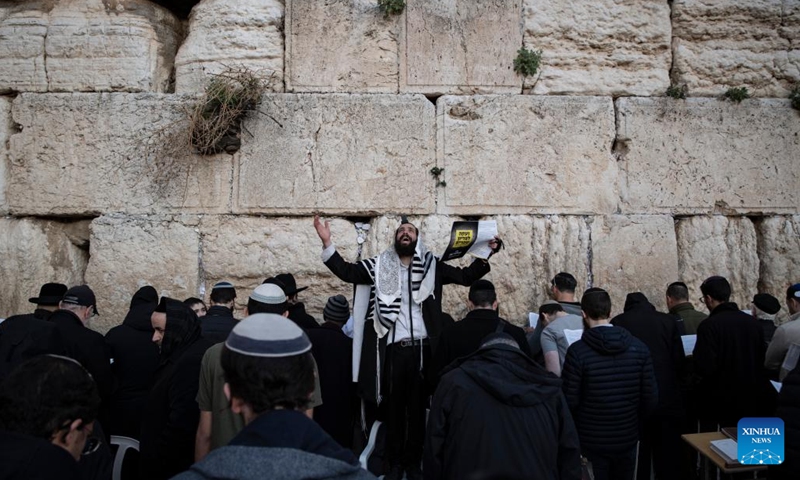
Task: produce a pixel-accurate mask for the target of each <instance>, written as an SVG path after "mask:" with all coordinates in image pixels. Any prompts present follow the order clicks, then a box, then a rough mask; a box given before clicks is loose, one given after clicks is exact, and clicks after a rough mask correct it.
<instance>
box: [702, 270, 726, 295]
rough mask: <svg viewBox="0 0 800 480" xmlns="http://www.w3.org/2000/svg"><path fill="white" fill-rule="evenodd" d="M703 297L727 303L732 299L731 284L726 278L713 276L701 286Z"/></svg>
mask: <svg viewBox="0 0 800 480" xmlns="http://www.w3.org/2000/svg"><path fill="white" fill-rule="evenodd" d="M700 291H701V292H703V296H706V295H708V296H709V297H711V298H713V299H714V300H716V301H718V302H727V301H728V300H730V298H731V284H730V283H728V280H727V279H726V278H725V277H720V276H716V275H715V276H713V277H708V278H706V279H705V281H704V282H703V284H702V285H700Z"/></svg>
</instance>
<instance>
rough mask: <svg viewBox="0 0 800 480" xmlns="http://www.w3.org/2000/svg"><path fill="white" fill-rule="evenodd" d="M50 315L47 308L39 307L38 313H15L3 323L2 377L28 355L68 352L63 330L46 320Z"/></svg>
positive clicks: (0, 338) (0, 332)
mask: <svg viewBox="0 0 800 480" xmlns="http://www.w3.org/2000/svg"><path fill="white" fill-rule="evenodd" d="M50 315H51V313H50V312H49V311H47V310H42V309H37V310H36V312H35V313H32V314H27V315H14V316H12V317H8V318H7V319H5V321H3V323H0V380H2V379H4V378H5V377H6V376H7V375H8V374H9V373H11V370H13V369H14V367H16V366H17V365H19V364H20V363H22V362H24V361H25V360H27V359H29V358H33V357H35V356H37V355H43V354H47V353H51V354H54V355H64V354H65V353H66V349H65V347H64V341H63V339H62V338H61V333H60V332H59V331H58V330H57V329H56V327H55V325H54V324H52V323H50V322H48V321H47V319H48V318H49V317H50Z"/></svg>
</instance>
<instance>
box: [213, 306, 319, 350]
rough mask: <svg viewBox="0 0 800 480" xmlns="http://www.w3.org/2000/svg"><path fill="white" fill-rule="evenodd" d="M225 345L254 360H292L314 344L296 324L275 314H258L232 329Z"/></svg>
mask: <svg viewBox="0 0 800 480" xmlns="http://www.w3.org/2000/svg"><path fill="white" fill-rule="evenodd" d="M225 346H226V347H228V349H229V350H231V351H234V352H236V353H241V354H242V355H248V356H253V357H272V358H278V357H291V356H294V355H300V354H301V353H305V352H308V351H309V350H311V341H310V340H309V339H308V337H307V336H306V334H305V333H304V332H303V330H302V329H301V328H300V327H298V326H297V325H296V324H295V323H294V322H293V321H291V320H289V319H288V318H286V317H284V316H283V315H278V314H275V313H256V314H255V315H250V316H249V317H247V318H245V319H244V320H241V321H240V322H239V323H237V324H236V326H235V327H233V330H232V331H231V333H230V335H228V339H227V340H226V341H225Z"/></svg>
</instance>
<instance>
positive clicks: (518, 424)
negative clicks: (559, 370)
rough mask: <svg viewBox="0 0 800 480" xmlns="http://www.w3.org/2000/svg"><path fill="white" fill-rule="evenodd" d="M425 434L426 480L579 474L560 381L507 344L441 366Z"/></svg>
mask: <svg viewBox="0 0 800 480" xmlns="http://www.w3.org/2000/svg"><path fill="white" fill-rule="evenodd" d="M426 435H427V436H426V441H425V453H424V457H423V462H424V468H423V472H424V476H425V478H426V479H429V480H434V479H440V478H441V479H457V480H462V479H466V478H470V477H472V476H473V475H476V474H483V475H485V476H486V478H490V476H491V478H504V479H517V478H519V479H523V478H535V479H542V480H557V479H561V480H568V479H575V480H577V479H579V478H581V467H580V449H579V443H578V434H577V432H576V430H575V424H574V423H573V421H572V417H571V415H570V413H569V408H568V407H567V402H566V400H565V398H564V395H563V394H562V392H561V380H560V379H558V378H557V377H556V376H555V375H553V374H551V373H548V372H546V371H545V370H544V369H543V368H541V367H540V366H539V365H537V364H535V363H534V362H533V360H531V359H530V358H529V357H528V356H527V355H526V354H523V353H522V352H521V351H520V350H518V349H516V348H514V347H510V346H507V345H493V346H490V347H484V348H481V349H479V350H478V351H476V352H474V353H473V354H472V355H469V356H468V357H465V358H461V359H459V360H457V361H456V362H454V363H453V364H451V365H450V367H448V369H447V370H446V371H445V372H444V375H443V376H442V379H441V382H440V385H439V389H438V390H437V391H436V394H435V395H434V397H433V403H432V405H431V411H430V416H429V418H428V428H427V434H426ZM482 478H483V477H482Z"/></svg>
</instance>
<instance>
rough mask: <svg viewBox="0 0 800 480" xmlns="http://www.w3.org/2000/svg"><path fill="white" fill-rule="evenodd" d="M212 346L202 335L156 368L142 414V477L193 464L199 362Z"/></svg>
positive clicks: (167, 473)
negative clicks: (153, 380)
mask: <svg viewBox="0 0 800 480" xmlns="http://www.w3.org/2000/svg"><path fill="white" fill-rule="evenodd" d="M211 345H213V344H212V343H211V342H209V341H208V340H206V339H203V338H200V339H198V340H196V341H195V342H194V343H192V344H191V345H189V346H187V347H186V348H185V349H184V350H183V351H182V352H181V354H180V355H177V357H178V358H175V357H176V355H173V356H172V357H170V358H169V359H168V360H167V362H166V363H164V364H162V365H161V366H160V367H159V369H158V371H156V379H155V383H154V384H153V388H152V390H150V394H149V396H148V397H147V403H146V405H145V410H144V415H143V417H142V433H141V445H140V446H141V461H140V465H141V468H142V478H143V479H159V478H163V479H167V478H171V477H172V476H174V475H177V474H178V473H180V472H182V471H184V470H186V469H187V468H189V466H190V465H191V464H192V463H194V439H195V435H196V434H197V424H198V422H199V420H200V407H198V406H197V399H196V397H197V389H198V388H199V383H200V362H202V360H203V355H204V354H205V353H206V350H207V349H208V348H209V347H210V346H211Z"/></svg>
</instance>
